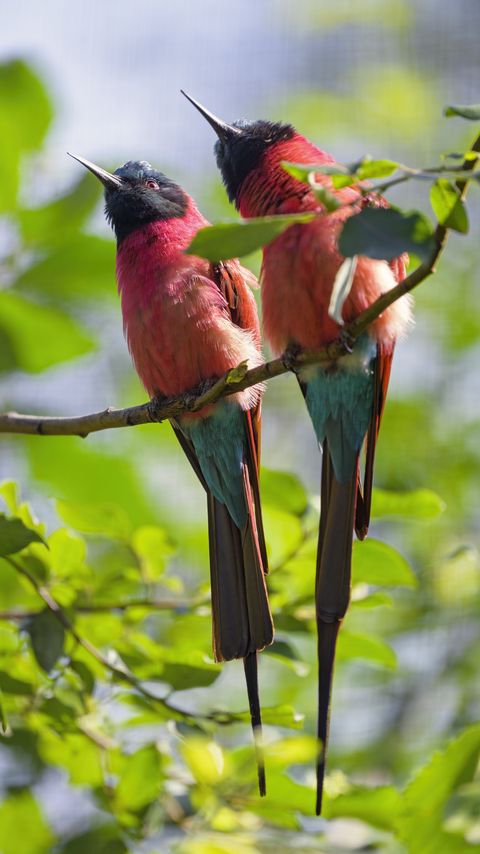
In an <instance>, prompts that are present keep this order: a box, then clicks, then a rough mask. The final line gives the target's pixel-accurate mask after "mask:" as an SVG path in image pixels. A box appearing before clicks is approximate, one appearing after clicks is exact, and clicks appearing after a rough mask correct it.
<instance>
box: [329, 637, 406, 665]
mask: <svg viewBox="0 0 480 854" xmlns="http://www.w3.org/2000/svg"><path fill="white" fill-rule="evenodd" d="M351 659H361V660H362V661H368V662H369V663H370V664H374V665H379V666H380V667H386V668H387V669H388V670H394V669H395V667H396V666H397V658H396V655H395V653H394V651H393V649H392V648H391V646H389V645H388V644H387V643H385V641H383V640H382V639H381V638H379V637H376V636H375V635H372V634H369V635H366V634H354V633H353V632H349V631H346V630H345V629H342V631H341V632H340V633H339V635H338V643H337V660H338V661H348V660H351Z"/></svg>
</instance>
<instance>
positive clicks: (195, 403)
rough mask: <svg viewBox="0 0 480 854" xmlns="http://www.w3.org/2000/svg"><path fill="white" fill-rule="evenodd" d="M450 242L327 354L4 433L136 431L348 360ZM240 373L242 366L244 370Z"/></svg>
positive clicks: (27, 419)
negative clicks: (272, 382) (356, 345)
mask: <svg viewBox="0 0 480 854" xmlns="http://www.w3.org/2000/svg"><path fill="white" fill-rule="evenodd" d="M471 150H472V151H475V152H480V136H478V137H477V139H476V140H475V142H474V144H473V146H472V149H471ZM477 162H478V161H477V160H466V161H465V162H464V164H463V166H462V170H461V171H462V173H465V172H470V171H472V169H473V168H474V167H475V165H476V164H477ZM456 186H457V189H458V190H459V193H460V197H461V198H462V199H463V198H464V196H465V193H466V190H467V186H468V177H462V178H461V179H459V180H457V181H456ZM447 239H448V228H446V227H445V226H443V225H440V224H438V225H437V227H436V229H435V233H434V236H433V249H432V252H431V255H430V258H428V259H427V260H426V261H424V262H423V263H422V264H420V265H419V266H418V267H417V268H416V270H414V271H413V272H412V273H410V275H409V276H407V277H406V278H405V279H403V280H402V281H401V282H399V283H398V285H396V286H395V287H394V288H392V289H391V290H390V291H388V292H387V293H385V294H382V296H380V297H379V298H378V299H377V300H375V302H374V303H372V305H371V306H369V308H367V309H366V310H365V311H363V312H362V313H361V314H359V315H358V317H356V318H355V320H353V321H352V322H351V323H349V324H347V325H346V326H345V327H344V328H343V330H342V335H341V336H340V338H339V339H338V340H337V341H335V342H334V343H333V344H331V345H329V346H328V347H326V348H325V349H323V350H319V351H316V352H311V351H303V352H301V353H299V354H298V355H297V356H296V357H295V358H292V357H291V356H287V355H283V356H281V357H280V358H278V359H273V360H272V361H270V362H264V363H263V364H261V365H258V366H257V367H256V368H251V370H249V371H243V370H240V378H238V373H239V369H238V368H233V369H232V370H231V371H229V372H228V373H227V374H225V375H224V376H222V377H220V378H215V379H213V380H211V381H210V382H206V383H203V384H202V386H201V388H198V389H192V390H190V391H188V392H186V393H185V394H182V395H179V396H178V397H175V398H170V399H167V398H152V400H150V401H149V402H148V403H143V404H141V405H140V406H130V407H128V408H127V409H113V408H111V407H109V408H108V409H105V410H103V411H102V412H94V413H92V414H91V415H79V416H74V417H72V418H65V417H55V416H49V415H21V414H19V413H17V412H7V413H5V414H3V415H0V433H22V434H30V435H31V434H34V435H39V436H81V437H86V436H88V434H89V433H95V432H98V431H99V430H109V429H112V428H116V427H134V426H137V425H138V424H151V423H158V422H161V421H164V420H165V419H167V418H176V417H178V416H179V415H182V414H184V413H188V412H198V411H199V410H201V409H203V408H204V407H205V406H209V405H211V404H212V403H215V401H217V400H220V398H222V397H226V396H228V395H231V394H235V393H236V392H239V391H244V390H245V389H247V388H250V387H251V386H254V385H258V384H259V383H264V382H266V381H268V380H270V379H273V377H279V376H281V375H282V374H286V373H288V372H289V371H297V370H299V369H300V368H301V367H303V366H305V365H314V364H319V365H320V364H325V363H327V364H331V363H332V362H334V361H335V360H336V359H338V358H340V357H341V356H344V355H345V354H346V353H347V352H348V351H349V343H350V342H353V341H355V340H356V339H357V338H358V337H359V336H360V335H361V334H362V332H365V330H366V329H367V328H368V326H370V324H371V323H372V322H373V321H374V320H376V318H377V317H379V316H380V314H382V312H383V311H385V309H387V308H388V307H389V306H390V305H392V303H394V302H396V300H398V299H400V297H402V296H404V295H405V294H407V293H409V292H410V291H412V290H413V289H414V288H416V287H417V286H418V285H419V284H420V283H421V282H423V281H425V279H427V278H429V276H431V275H432V273H434V272H435V268H436V264H437V262H438V260H439V258H440V256H441V254H442V252H443V250H444V248H445V244H446V242H447ZM239 367H240V368H241V367H242V366H239Z"/></svg>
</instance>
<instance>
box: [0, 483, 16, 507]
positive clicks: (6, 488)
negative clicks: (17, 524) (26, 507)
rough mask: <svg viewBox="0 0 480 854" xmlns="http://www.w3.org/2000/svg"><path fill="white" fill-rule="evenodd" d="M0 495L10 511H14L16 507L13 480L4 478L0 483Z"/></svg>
mask: <svg viewBox="0 0 480 854" xmlns="http://www.w3.org/2000/svg"><path fill="white" fill-rule="evenodd" d="M0 495H1V496H2V498H3V500H4V502H5V504H6V505H7V507H8V509H9V510H10V513H16V512H17V507H18V492H17V484H16V483H15V481H14V480H4V481H2V483H0Z"/></svg>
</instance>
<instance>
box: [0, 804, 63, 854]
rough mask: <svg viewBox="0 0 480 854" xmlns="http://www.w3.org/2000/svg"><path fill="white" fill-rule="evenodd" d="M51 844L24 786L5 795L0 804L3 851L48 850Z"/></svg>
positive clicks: (38, 853) (40, 853) (29, 853)
mask: <svg viewBox="0 0 480 854" xmlns="http://www.w3.org/2000/svg"><path fill="white" fill-rule="evenodd" d="M53 844H54V838H53V835H52V832H51V830H50V828H49V827H48V825H47V823H46V821H45V819H44V818H43V816H42V813H41V812H40V808H39V806H38V804H37V802H36V800H35V798H34V797H33V795H32V794H31V793H30V792H28V791H27V790H25V789H24V790H23V791H19V792H15V793H12V794H10V795H8V797H6V798H5V800H4V801H3V802H2V803H1V804H0V851H1V852H2V854H49V852H51V850H52V847H53Z"/></svg>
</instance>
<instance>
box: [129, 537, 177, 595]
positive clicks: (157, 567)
mask: <svg viewBox="0 0 480 854" xmlns="http://www.w3.org/2000/svg"><path fill="white" fill-rule="evenodd" d="M132 546H133V549H134V551H135V553H136V554H137V556H138V559H139V562H140V567H141V572H142V577H143V579H144V580H145V581H157V580H158V579H159V578H160V576H161V575H163V573H164V571H165V566H166V562H167V559H168V558H169V557H170V555H172V554H173V552H174V551H175V548H174V546H173V544H172V542H171V540H170V539H169V537H168V534H167V533H166V531H164V530H163V528H158V527H156V526H154V525H144V526H143V527H141V528H137V530H136V531H135V532H134V534H133V536H132Z"/></svg>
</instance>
